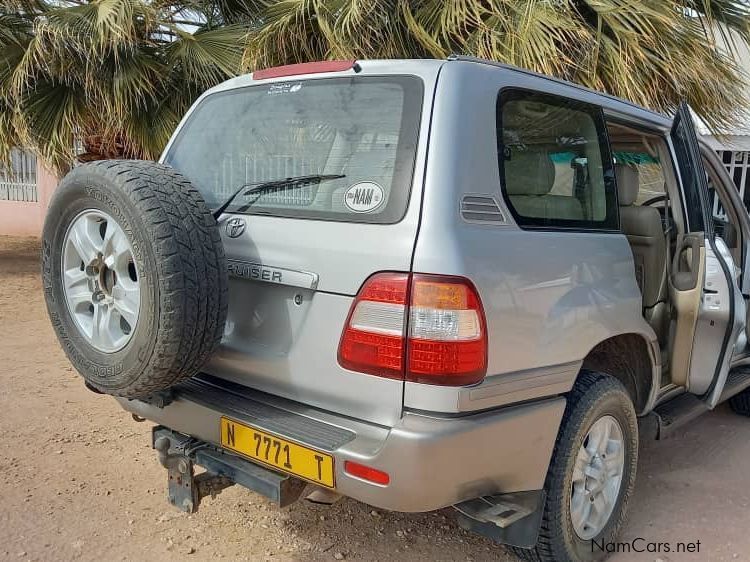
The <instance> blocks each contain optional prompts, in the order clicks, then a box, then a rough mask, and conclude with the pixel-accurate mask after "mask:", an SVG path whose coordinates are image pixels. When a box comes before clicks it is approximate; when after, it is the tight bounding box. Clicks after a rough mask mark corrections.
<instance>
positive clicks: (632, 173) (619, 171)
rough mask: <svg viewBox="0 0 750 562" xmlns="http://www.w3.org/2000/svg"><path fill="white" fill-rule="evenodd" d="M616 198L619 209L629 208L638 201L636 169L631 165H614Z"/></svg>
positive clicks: (638, 186)
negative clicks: (618, 201)
mask: <svg viewBox="0 0 750 562" xmlns="http://www.w3.org/2000/svg"><path fill="white" fill-rule="evenodd" d="M615 176H616V178H617V197H618V199H619V200H620V206H621V207H629V206H630V205H632V204H633V203H635V200H636V199H638V189H639V188H640V183H639V180H638V168H637V167H636V166H633V165H632V164H615Z"/></svg>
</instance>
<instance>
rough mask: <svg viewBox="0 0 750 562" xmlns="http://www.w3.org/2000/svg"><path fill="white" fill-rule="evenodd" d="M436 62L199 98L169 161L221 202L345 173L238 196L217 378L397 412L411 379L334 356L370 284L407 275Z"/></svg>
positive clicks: (327, 405)
mask: <svg viewBox="0 0 750 562" xmlns="http://www.w3.org/2000/svg"><path fill="white" fill-rule="evenodd" d="M440 64H442V63H438V62H437V61H427V62H424V63H414V62H411V63H408V62H404V63H390V64H389V63H382V62H378V63H375V62H363V63H361V67H360V68H358V69H357V70H358V71H357V72H355V71H354V70H348V71H344V72H337V73H326V74H321V75H313V76H310V75H305V76H301V77H296V76H292V77H284V78H282V79H272V80H263V81H259V82H258V81H248V83H247V85H245V86H243V87H238V88H231V89H227V90H225V91H219V92H216V93H212V94H209V95H208V96H206V97H205V98H204V99H203V100H202V101H200V102H198V104H197V106H196V107H195V108H194V110H193V112H192V115H191V116H189V117H188V118H187V119H186V121H185V123H184V124H183V125H182V129H181V131H180V132H178V133H177V135H176V137H175V139H174V140H173V142H172V144H171V146H170V147H169V148H168V149H167V152H166V157H165V160H166V161H167V162H168V163H170V164H172V165H173V166H175V167H176V168H177V169H179V170H181V171H183V173H185V174H186V175H187V176H188V177H189V178H190V179H191V180H192V181H193V183H194V184H196V186H198V188H199V189H200V190H201V192H202V193H203V194H204V196H205V197H206V199H207V201H208V202H209V205H210V206H212V207H213V208H217V207H219V206H220V204H221V203H222V201H223V200H225V199H226V197H228V196H229V194H231V193H232V192H233V191H235V190H236V189H237V187H238V186H239V185H243V184H247V183H258V182H265V181H272V180H278V179H283V178H288V177H297V176H301V175H310V174H325V175H334V176H343V177H336V178H328V179H325V180H322V181H320V182H317V183H316V182H313V183H310V184H308V185H306V186H304V187H303V188H302V189H297V188H289V189H281V190H278V191H274V192H269V193H266V194H263V195H261V196H260V197H257V196H240V197H238V199H237V200H236V201H235V202H234V203H233V204H232V205H231V206H230V207H229V208H228V212H227V213H226V214H225V215H224V216H223V217H222V218H221V219H220V221H219V226H220V229H221V234H222V237H223V240H224V245H225V249H226V253H227V257H228V259H229V271H230V294H229V316H228V319H227V327H226V333H225V336H224V339H223V341H222V346H221V348H220V350H219V352H218V353H217V354H216V356H215V358H214V359H213V360H212V361H211V363H210V364H209V365H208V367H207V369H206V370H207V372H208V373H209V374H212V375H215V376H218V377H221V378H225V379H228V380H231V381H233V382H237V383H240V384H243V385H247V386H250V387H252V388H255V389H258V390H261V391H264V392H268V393H272V394H275V395H279V396H283V397H286V398H290V399H292V400H296V401H299V402H302V403H305V404H308V405H310V406H314V407H318V408H323V409H326V410H331V411H335V412H338V413H341V414H345V415H349V416H352V417H355V418H358V419H364V420H368V421H372V422H376V423H382V424H393V423H394V422H395V421H396V420H398V419H399V417H400V416H401V409H402V401H403V380H400V379H392V378H384V377H377V376H372V375H367V374H362V373H356V372H353V371H349V370H347V369H344V368H343V367H341V366H340V365H339V362H338V359H337V351H338V346H339V341H340V338H341V335H342V331H343V328H344V326H345V324H346V322H347V317H348V314H349V310H350V307H351V305H352V302H353V301H354V297H355V296H356V294H357V292H358V291H359V289H360V287H361V286H362V285H363V283H364V282H365V281H366V280H367V278H368V277H370V276H371V275H372V274H374V273H376V272H378V271H409V270H410V267H411V260H412V256H413V252H414V243H415V239H416V233H417V227H418V223H419V207H420V201H421V190H422V176H423V173H422V172H421V170H423V166H424V165H423V162H424V159H425V152H426V142H427V134H426V132H427V128H428V126H429V118H430V115H429V108H430V107H431V105H432V100H431V96H432V92H434V89H435V88H434V83H435V81H436V79H437V73H438V70H439V68H440Z"/></svg>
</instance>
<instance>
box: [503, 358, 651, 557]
mask: <svg viewBox="0 0 750 562" xmlns="http://www.w3.org/2000/svg"><path fill="white" fill-rule="evenodd" d="M637 463H638V425H637V420H636V415H635V410H634V408H633V403H632V401H631V399H630V396H629V395H628V393H627V391H626V390H625V388H624V387H623V386H622V384H621V383H620V382H619V381H617V380H616V379H614V378H613V377H610V376H608V375H605V374H602V373H591V372H586V373H582V374H581V375H580V376H579V378H578V381H577V382H576V384H575V386H574V388H573V390H572V391H571V393H570V395H569V396H568V404H567V406H566V409H565V414H564V416H563V421H562V425H561V428H560V432H559V434H558V439H557V442H556V444H555V451H554V453H553V457H552V461H551V463H550V468H549V472H548V474H547V480H546V483H545V490H546V493H547V500H546V504H545V507H544V514H543V516H542V524H541V528H540V531H539V538H538V541H537V544H536V546H535V547H534V548H533V549H530V550H524V549H514V551H515V552H516V553H517V554H518V555H519V556H520V557H521V558H525V559H527V560H538V561H559V562H563V561H571V562H577V561H589V560H597V559H600V558H602V557H603V555H604V554H605V553H604V552H602V550H601V549H600V548H597V546H596V544H597V543H598V544H600V545H601V543H602V542H604V543H607V542H612V541H614V540H615V539H616V537H617V534H618V532H619V530H620V528H621V527H622V524H623V522H624V521H625V515H626V511H627V504H628V501H629V499H630V496H631V494H632V491H633V487H634V484H635V475H636V465H637Z"/></svg>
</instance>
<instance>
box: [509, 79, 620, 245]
mask: <svg viewBox="0 0 750 562" xmlns="http://www.w3.org/2000/svg"><path fill="white" fill-rule="evenodd" d="M498 144H499V151H498V156H499V162H500V177H501V181H502V187H503V192H504V194H505V197H506V200H507V201H508V203H509V206H510V208H511V212H512V213H513V215H514V217H515V218H516V221H517V222H518V224H519V225H521V226H526V227H557V228H584V229H604V230H614V229H617V228H618V222H617V221H618V219H617V194H616V189H615V184H614V171H613V168H612V161H611V157H610V154H609V147H608V144H607V136H606V128H605V125H604V119H603V116H602V113H601V110H600V109H599V108H598V107H595V106H591V105H588V104H583V103H580V102H576V101H573V100H568V99H564V98H558V97H556V96H550V95H546V94H539V93H533V92H526V91H519V90H511V91H506V92H503V93H502V94H501V96H500V98H499V100H498Z"/></svg>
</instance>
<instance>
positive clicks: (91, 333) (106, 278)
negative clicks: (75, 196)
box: [62, 209, 141, 353]
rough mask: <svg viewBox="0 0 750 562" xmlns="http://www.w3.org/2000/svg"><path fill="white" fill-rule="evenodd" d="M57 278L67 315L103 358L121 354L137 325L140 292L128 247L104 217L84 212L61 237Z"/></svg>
mask: <svg viewBox="0 0 750 562" xmlns="http://www.w3.org/2000/svg"><path fill="white" fill-rule="evenodd" d="M64 244H65V247H64V249H63V255H62V268H63V271H62V278H63V280H64V288H65V300H66V303H67V305H68V311H69V312H70V315H71V316H72V317H73V319H74V320H75V323H76V325H77V326H78V328H79V329H80V331H81V333H82V334H83V335H84V337H86V339H87V340H88V342H89V343H90V344H91V345H92V346H93V347H94V348H96V349H98V350H99V351H101V352H103V353H112V352H115V351H119V350H120V349H122V348H123V347H124V346H125V345H127V343H128V342H129V341H130V338H131V337H132V335H133V331H134V330H135V328H136V326H137V324H138V312H139V309H140V304H141V292H140V287H139V285H138V270H137V267H136V265H135V260H134V258H133V248H132V247H131V246H130V242H128V238H127V236H126V235H125V233H124V232H123V230H122V227H121V226H120V225H119V224H117V221H115V219H113V218H112V217H111V216H109V215H108V214H107V213H105V212H103V211H99V210H93V209H91V210H86V211H84V212H82V213H81V214H79V215H78V216H77V217H76V218H75V219H74V220H73V222H72V223H71V224H70V227H69V228H68V232H67V233H66V235H65V242H64Z"/></svg>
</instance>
